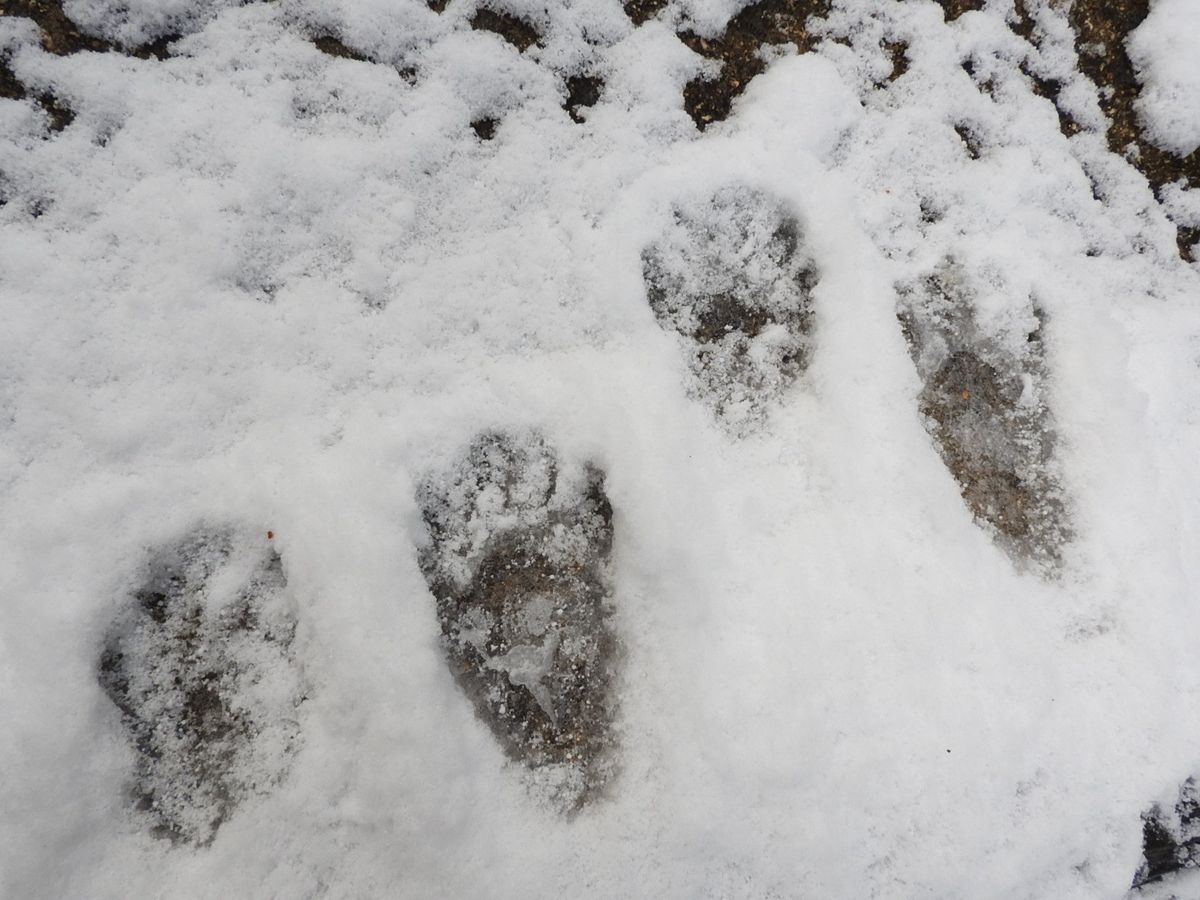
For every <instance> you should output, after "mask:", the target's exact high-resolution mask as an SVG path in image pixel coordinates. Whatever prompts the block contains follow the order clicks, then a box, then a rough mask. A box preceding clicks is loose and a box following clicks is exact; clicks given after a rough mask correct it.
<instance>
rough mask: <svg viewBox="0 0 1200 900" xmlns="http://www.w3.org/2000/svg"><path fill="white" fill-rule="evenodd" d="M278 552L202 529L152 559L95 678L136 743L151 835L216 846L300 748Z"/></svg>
mask: <svg viewBox="0 0 1200 900" xmlns="http://www.w3.org/2000/svg"><path fill="white" fill-rule="evenodd" d="M295 630H296V616H295V610H294V608H293V607H292V604H291V601H290V599H289V597H288V594H287V578H286V577H285V575H284V571H283V565H282V561H281V560H280V558H279V556H278V554H276V553H275V551H274V550H273V549H271V547H270V546H269V545H266V543H265V541H264V540H263V538H262V537H261V535H260V534H259V533H257V532H254V533H246V532H244V531H241V530H235V529H227V528H217V529H209V528H200V529H197V530H195V531H193V532H192V533H190V534H189V535H187V536H186V537H184V538H183V539H182V540H180V541H178V542H177V543H174V544H170V545H168V546H165V547H163V548H161V549H159V550H158V551H157V552H156V553H155V554H154V555H153V556H152V558H151V559H150V561H149V564H148V566H147V569H146V571H145V573H144V575H143V576H142V580H141V583H140V585H139V586H138V587H137V588H136V590H135V591H134V592H133V595H132V597H131V598H130V603H129V606H128V608H127V609H126V610H125V611H124V612H123V614H122V615H121V616H120V617H119V619H118V620H117V621H116V622H115V623H114V625H113V626H112V628H111V629H110V631H109V633H108V636H107V638H106V640H105V643H104V649H103V651H102V653H101V656H100V664H99V672H98V678H99V682H100V686H101V687H102V688H103V689H104V692H105V693H106V694H107V695H108V697H109V699H111V700H112V702H113V703H115V704H116V706H117V708H118V709H119V710H120V711H121V720H122V722H123V724H124V726H125V730H126V731H127V732H128V735H129V739H130V742H131V743H132V744H133V747H134V750H135V753H136V757H137V763H136V768H135V771H134V776H133V786H132V796H133V799H134V802H135V805H136V807H137V808H138V809H139V810H141V811H143V812H144V813H145V814H146V815H148V816H149V817H150V819H151V820H152V822H153V825H152V829H153V832H154V834H155V835H157V836H159V837H165V838H168V839H170V840H171V841H173V842H189V843H195V844H199V845H206V844H208V843H211V841H212V840H213V838H214V837H215V835H216V832H217V829H219V828H220V827H221V825H222V823H224V822H225V821H226V820H227V819H228V818H229V817H230V815H232V813H233V812H234V810H235V809H236V808H237V806H238V804H239V803H241V802H242V801H243V800H244V799H246V798H247V797H249V796H251V795H254V794H263V793H266V792H267V791H268V790H269V789H270V788H271V787H272V786H273V785H274V784H276V783H278V782H279V781H280V780H281V779H282V778H283V776H284V774H285V771H286V769H287V767H288V763H289V761H290V759H291V757H292V756H293V754H294V753H295V751H296V746H297V741H298V739H299V731H300V729H299V724H298V722H297V721H296V708H297V706H298V705H299V704H300V702H301V701H302V700H303V691H302V688H301V683H300V675H299V671H298V668H297V666H296V662H295V658H294V655H293V652H292V640H293V637H294V635H295Z"/></svg>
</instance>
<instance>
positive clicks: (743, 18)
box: [626, 0, 829, 131]
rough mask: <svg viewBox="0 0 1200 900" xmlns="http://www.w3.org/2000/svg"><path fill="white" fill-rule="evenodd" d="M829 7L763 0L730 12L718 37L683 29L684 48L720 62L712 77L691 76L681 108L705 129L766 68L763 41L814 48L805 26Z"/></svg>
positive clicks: (820, 2)
mask: <svg viewBox="0 0 1200 900" xmlns="http://www.w3.org/2000/svg"><path fill="white" fill-rule="evenodd" d="M628 8H629V7H626V9H628ZM828 11H829V0H761V2H759V3H755V4H754V5H752V6H748V7H746V8H745V9H743V10H742V11H741V12H740V13H738V14H737V15H736V16H734V17H733V18H732V19H731V20H730V21H729V24H728V26H726V28H725V33H724V34H722V35H721V36H720V37H715V38H704V37H701V36H700V35H698V34H695V33H693V32H690V31H684V32H681V33H680V35H679V39H680V40H681V41H683V42H684V43H685V44H687V45H688V47H690V48H691V49H692V50H694V51H695V52H697V53H699V54H700V55H701V56H703V57H705V58H706V59H712V60H717V61H719V62H720V63H721V72H720V74H719V75H718V76H717V77H716V78H714V79H705V78H703V77H700V78H694V79H692V80H691V81H689V82H688V83H687V85H686V86H685V87H684V89H683V104H684V107H685V108H686V109H687V111H688V115H690V116H691V117H692V121H694V122H695V123H696V127H697V128H699V129H700V130H701V131H703V130H704V129H705V128H707V127H708V126H709V125H710V124H712V123H713V122H720V121H722V120H723V119H725V118H727V117H728V115H729V111H730V109H731V108H732V106H733V101H734V98H736V97H737V96H738V95H739V94H741V93H742V91H744V90H745V89H746V85H747V84H749V82H750V80H751V79H752V78H754V76H756V75H758V74H759V73H760V72H762V71H763V70H764V69H766V63H765V62H764V61H763V58H762V56H761V55H760V53H759V51H760V48H762V47H763V46H764V45H780V44H788V43H791V44H795V45H796V47H797V48H798V49H799V51H800V52H801V53H804V52H806V51H808V50H810V49H812V46H813V43H814V39H813V37H812V35H811V34H810V33H809V31H808V29H807V23H808V20H809V18H810V17H811V16H820V15H825V14H826V13H827V12H828Z"/></svg>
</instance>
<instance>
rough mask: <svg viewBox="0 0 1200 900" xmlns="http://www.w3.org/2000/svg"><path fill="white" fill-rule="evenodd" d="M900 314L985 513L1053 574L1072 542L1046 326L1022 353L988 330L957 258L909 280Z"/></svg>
mask: <svg viewBox="0 0 1200 900" xmlns="http://www.w3.org/2000/svg"><path fill="white" fill-rule="evenodd" d="M900 295H901V303H900V311H899V319H900V324H901V327H902V328H903V330H904V335H905V338H906V339H907V341H908V345H909V349H910V351H911V353H912V357H913V362H914V363H915V365H916V367H917V371H918V373H919V374H920V375H921V378H922V380H923V381H924V382H925V386H924V388H923V389H922V391H921V395H920V400H919V403H920V410H921V414H922V415H923V416H924V417H925V421H926V428H927V430H928V431H929V433H930V435H931V436H932V437H933V438H934V440H935V441H936V442H937V445H938V448H939V450H940V452H941V456H942V460H943V461H944V462H945V464H946V468H948V469H949V470H950V473H951V474H952V475H953V476H954V478H955V480H956V481H957V482H958V484H959V489H960V491H961V493H962V497H963V500H964V501H965V502H966V504H967V506H968V508H969V509H970V510H971V512H972V514H973V515H974V516H975V519H976V520H977V521H979V522H981V523H984V524H986V525H987V526H988V527H990V528H991V529H993V530H994V533H995V535H996V539H997V542H998V543H999V544H1000V546H1001V547H1003V548H1004V549H1005V550H1006V551H1007V552H1008V553H1009V555H1010V556H1011V557H1012V558H1013V559H1014V560H1015V561H1017V562H1020V563H1026V562H1029V563H1032V564H1034V566H1036V567H1037V568H1039V569H1041V570H1042V571H1044V572H1047V573H1049V572H1051V571H1053V570H1054V569H1055V568H1057V566H1058V565H1059V563H1060V562H1061V559H1062V549H1063V546H1064V545H1065V544H1066V542H1067V541H1068V540H1069V539H1070V529H1069V527H1068V525H1067V516H1066V507H1065V504H1064V502H1063V499H1062V496H1061V491H1060V489H1059V487H1058V484H1057V481H1056V479H1055V477H1054V475H1053V466H1052V461H1053V457H1054V447H1055V433H1054V423H1053V418H1052V416H1051V415H1050V411H1049V409H1048V407H1047V406H1046V404H1045V402H1044V400H1043V399H1042V397H1041V392H1042V387H1041V385H1042V382H1043V376H1042V371H1043V364H1042V356H1043V347H1042V339H1041V322H1040V317H1038V316H1037V311H1036V310H1034V311H1033V312H1034V316H1035V317H1036V318H1037V319H1038V325H1037V327H1035V328H1034V329H1033V330H1032V331H1031V332H1030V333H1029V334H1027V335H1025V337H1024V346H1023V347H1022V348H1021V349H1020V351H1019V352H1017V351H1014V350H1012V349H1010V348H1008V347H1007V346H1006V345H1005V344H1004V343H1003V342H1002V341H1000V340H997V339H996V338H995V337H993V336H989V335H986V334H983V333H981V332H980V330H979V328H978V326H977V325H976V322H975V314H974V310H973V308H972V300H971V298H972V289H971V287H970V277H969V274H968V273H967V272H965V271H963V270H962V269H961V267H959V266H958V265H957V264H956V263H954V262H953V261H951V260H946V261H944V262H943V263H942V264H941V265H940V266H939V267H938V268H937V269H936V270H935V271H934V272H932V273H930V274H929V275H928V276H926V277H925V278H924V279H922V280H920V281H919V282H918V283H916V284H912V285H902V286H901V290H900Z"/></svg>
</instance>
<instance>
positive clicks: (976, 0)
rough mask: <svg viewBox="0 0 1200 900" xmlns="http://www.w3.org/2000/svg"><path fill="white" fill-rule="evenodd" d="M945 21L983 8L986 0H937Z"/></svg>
mask: <svg viewBox="0 0 1200 900" xmlns="http://www.w3.org/2000/svg"><path fill="white" fill-rule="evenodd" d="M937 2H938V3H939V4H940V5H941V7H942V12H943V14H944V15H945V17H946V21H947V22H953V21H954V20H955V19H957V18H958V17H959V16H961V15H962V14H963V13H965V12H973V11H974V10H978V9H983V6H984V3H985V2H986V0H937Z"/></svg>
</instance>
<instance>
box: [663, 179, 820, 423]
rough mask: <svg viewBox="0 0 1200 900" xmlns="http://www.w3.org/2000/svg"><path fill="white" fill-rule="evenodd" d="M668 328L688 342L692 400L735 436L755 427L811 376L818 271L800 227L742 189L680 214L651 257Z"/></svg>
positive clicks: (724, 191)
mask: <svg viewBox="0 0 1200 900" xmlns="http://www.w3.org/2000/svg"><path fill="white" fill-rule="evenodd" d="M642 273H643V277H644V279H645V283H646V297H647V300H648V301H649V303H650V308H651V309H652V310H653V311H654V315H655V317H656V318H657V319H658V322H659V324H660V325H661V326H662V327H663V328H666V329H668V330H671V331H674V332H677V333H678V334H679V335H680V336H681V337H682V338H683V339H684V346H685V347H686V348H687V350H688V352H689V356H690V368H691V372H692V383H691V386H690V390H691V393H693V394H694V395H696V396H698V397H699V398H700V399H702V400H703V401H704V402H705V403H706V404H707V405H708V406H709V407H710V408H711V409H712V410H713V411H714V413H715V414H716V415H717V418H718V420H719V421H720V422H721V423H722V425H723V426H725V427H726V428H727V429H728V430H729V431H731V432H732V433H734V434H740V433H743V432H744V431H746V430H748V429H752V428H754V427H756V426H757V425H758V424H759V423H760V422H761V421H762V420H763V419H764V417H765V416H766V414H767V411H768V409H769V407H770V406H771V404H772V403H773V402H774V401H775V400H776V399H777V398H778V397H779V396H780V395H781V394H782V393H783V391H785V390H786V389H787V388H788V386H790V385H791V384H792V383H793V382H794V381H795V380H796V379H797V378H798V377H799V376H800V374H801V373H802V372H803V371H804V370H805V369H806V368H807V366H808V361H809V356H810V350H811V347H810V343H811V331H812V327H813V314H812V290H813V288H814V287H815V286H816V284H817V277H818V276H817V270H816V266H815V264H814V263H813V261H812V258H811V257H810V255H809V253H808V250H807V248H806V246H805V244H804V240H803V233H802V231H801V228H800V223H799V222H798V221H797V220H796V219H795V217H794V216H792V215H791V213H790V212H789V211H788V210H786V209H784V208H783V207H782V206H781V204H779V203H778V202H777V201H775V200H774V199H772V198H771V197H768V196H766V195H764V194H762V193H760V192H758V191H754V190H750V189H748V188H743V187H740V186H734V187H728V188H724V189H722V190H720V191H718V192H716V194H714V195H713V196H712V197H711V198H709V200H708V201H707V202H705V203H700V204H693V205H689V206H685V207H680V208H678V209H677V210H676V211H675V222H674V224H673V227H672V228H671V229H670V230H669V231H668V233H667V234H665V235H663V237H662V238H661V239H660V240H659V241H658V242H656V243H655V244H653V245H652V246H650V247H648V248H646V250H645V251H644V252H643V254H642Z"/></svg>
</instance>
